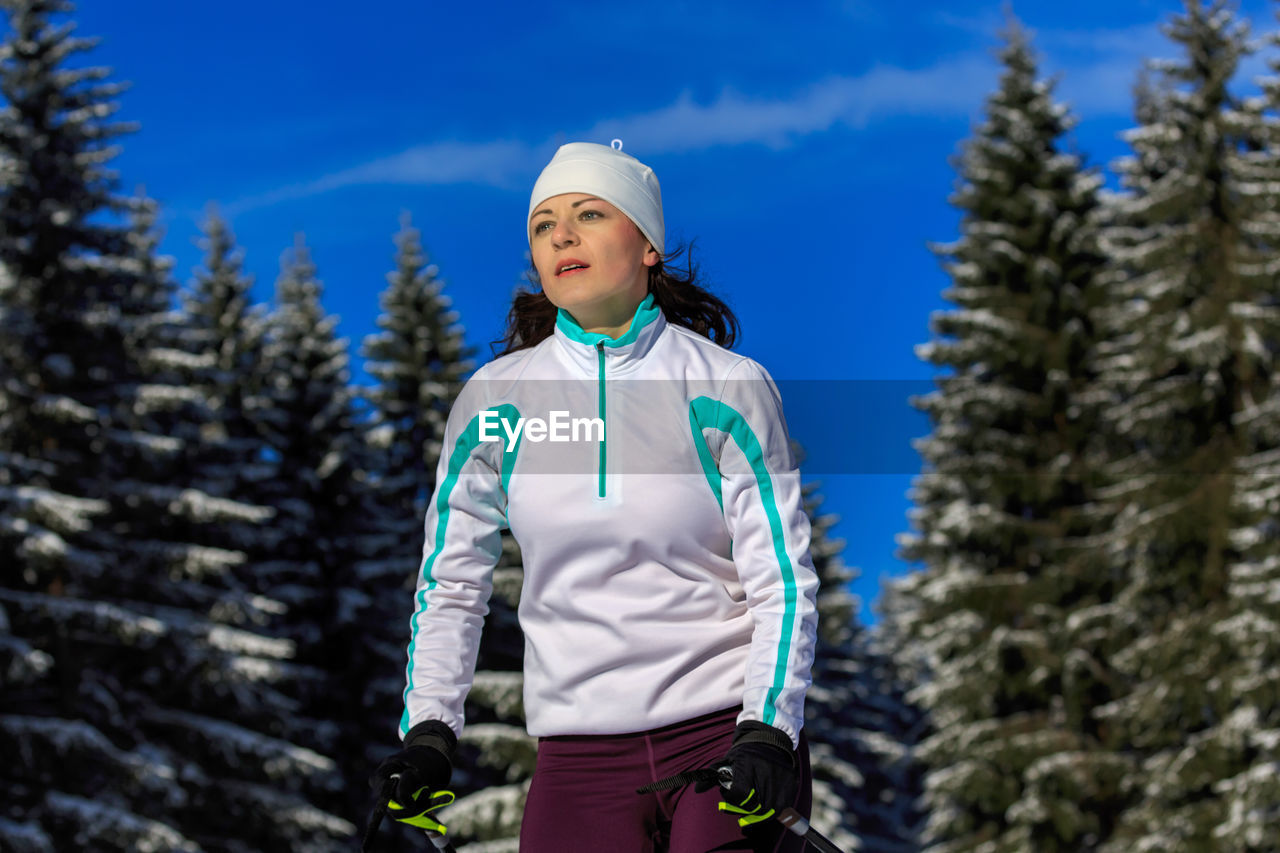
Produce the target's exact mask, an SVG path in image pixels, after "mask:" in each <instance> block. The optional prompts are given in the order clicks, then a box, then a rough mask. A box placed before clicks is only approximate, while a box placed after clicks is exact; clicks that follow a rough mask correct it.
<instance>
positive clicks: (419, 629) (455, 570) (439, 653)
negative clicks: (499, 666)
mask: <svg viewBox="0 0 1280 853" xmlns="http://www.w3.org/2000/svg"><path fill="white" fill-rule="evenodd" d="M478 375H479V374H477V376H478ZM483 384H484V383H483V382H479V381H477V379H476V377H473V378H472V379H471V380H470V381H469V382H468V383H467V384H466V385H465V386H464V387H463V389H462V391H461V393H459V395H458V397H457V399H456V400H455V402H454V404H453V406H452V408H451V409H450V411H449V417H448V420H447V422H446V425H445V434H444V441H443V443H442V445H441V448H440V461H439V463H438V464H437V466H436V485H435V491H434V493H433V494H432V496H431V500H430V503H429V504H428V506H427V512H426V520H425V525H426V541H425V543H424V545H423V552H422V563H421V564H420V565H419V567H418V575H417V582H416V589H415V593H414V599H413V600H414V610H413V616H412V618H411V620H410V623H409V630H410V635H409V654H408V658H409V660H408V665H407V667H406V670H405V682H406V683H405V691H404V713H403V714H402V715H401V717H400V737H401V738H402V739H403V738H404V736H405V735H406V733H407V732H408V731H409V729H411V728H413V726H415V725H417V724H418V723H420V722H423V721H424V720H440V721H442V722H444V723H445V724H447V725H448V726H449V727H450V728H451V729H452V730H453V732H454V734H457V735H461V733H462V725H463V700H464V699H465V698H466V695H467V692H468V691H469V690H470V689H471V683H472V680H473V678H474V676H475V666H476V655H477V653H478V651H479V648H480V630H481V627H482V626H483V624H484V617H485V615H486V614H487V613H488V612H489V595H490V593H491V592H492V590H493V568H494V566H495V565H496V564H497V562H498V558H499V557H500V556H501V553H502V540H501V531H502V528H503V527H505V526H506V496H505V490H504V488H503V487H504V481H503V449H504V448H505V443H504V442H503V441H502V440H499V441H497V442H494V441H482V440H481V436H482V433H481V430H480V427H481V425H482V424H481V418H480V414H481V411H482V410H483V409H484V407H483V406H482V405H481V403H480V400H481V394H480V392H479V390H478V389H479V387H481V386H483ZM497 408H500V407H495V409H494V410H496V409H497ZM502 433H503V430H502V429H501V428H493V427H490V428H489V429H487V430H486V431H485V433H484V434H486V435H490V436H494V435H496V436H499V437H501V436H502Z"/></svg>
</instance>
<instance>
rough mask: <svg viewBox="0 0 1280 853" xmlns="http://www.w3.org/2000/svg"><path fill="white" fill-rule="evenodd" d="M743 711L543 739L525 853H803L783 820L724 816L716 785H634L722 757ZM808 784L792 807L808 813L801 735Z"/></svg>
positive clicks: (524, 831)
mask: <svg viewBox="0 0 1280 853" xmlns="http://www.w3.org/2000/svg"><path fill="white" fill-rule="evenodd" d="M740 711H741V709H740V708H731V709H728V710H725V711H717V712H716V713H714V714H707V715H705V716H702V717H696V718H694V719H692V720H688V721H686V722H683V723H676V724H675V725H671V726H664V727H662V728H659V729H653V730H651V731H647V732H637V733H635V734H626V735H583V736H572V737H544V738H539V740H538V763H537V768H536V769H535V770H534V772H533V782H532V783H531V785H530V788H529V798H528V800H527V801H526V803H525V807H524V822H523V823H522V824H521V826H520V851H521V853H574V851H582V853H587V851H590V853H599V851H610V853H614V851H616V853H659V851H665V853H708V851H713V850H752V851H761V853H763V852H764V851H770V853H798V851H800V850H802V849H803V847H804V842H803V840H802V839H801V838H799V837H798V836H796V835H794V834H792V833H790V832H788V831H787V830H786V829H785V828H784V827H783V826H782V824H780V823H778V821H776V820H773V819H769V820H766V821H762V822H760V823H758V824H755V825H754V826H752V827H750V828H749V829H746V830H743V829H741V828H740V827H739V826H738V821H737V817H736V816H735V815H732V814H729V813H726V812H721V811H720V810H719V809H718V808H717V807H716V805H717V804H718V803H719V802H720V792H719V789H718V788H712V789H711V790H708V791H704V792H703V793H701V794H699V793H696V792H695V791H694V789H693V786H688V787H685V788H679V789H677V790H674V791H658V792H656V793H653V794H637V793H636V788H639V787H640V786H642V785H646V784H648V783H650V782H655V781H657V780H659V779H663V778H665V777H667V776H671V775H672V774H675V773H680V772H682V771H685V770H697V769H699V768H703V767H708V766H710V765H712V764H714V763H715V762H716V761H719V760H720V759H721V758H724V755H725V753H726V752H728V750H729V746H730V743H731V741H732V740H733V730H734V726H735V725H736V722H737V717H738V713H739V712H740ZM799 755H800V779H801V782H800V790H799V792H797V794H796V801H795V804H794V805H793V808H795V810H796V811H798V812H800V814H802V815H804V816H805V817H806V818H807V817H808V816H809V809H810V805H811V800H812V793H811V787H812V781H811V778H810V772H809V749H808V745H807V744H806V742H805V737H804V732H803V731H802V732H801V733H800V750H799Z"/></svg>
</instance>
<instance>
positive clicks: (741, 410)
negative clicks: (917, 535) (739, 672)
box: [717, 358, 818, 746]
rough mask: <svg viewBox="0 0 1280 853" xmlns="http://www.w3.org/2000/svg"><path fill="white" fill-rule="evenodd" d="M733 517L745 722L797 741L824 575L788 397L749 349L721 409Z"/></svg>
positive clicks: (726, 489)
mask: <svg viewBox="0 0 1280 853" xmlns="http://www.w3.org/2000/svg"><path fill="white" fill-rule="evenodd" d="M717 421H718V432H719V434H720V442H721V443H720V447H719V468H720V473H721V490H722V499H723V508H724V516H725V524H726V525H727V527H728V530H729V535H730V536H731V537H732V543H733V551H732V553H733V561H734V565H735V567H736V568H737V571H738V577H739V580H740V582H741V584H742V589H743V591H744V593H745V594H746V600H747V606H748V608H749V609H750V613H751V618H752V621H753V623H754V629H753V633H752V638H751V649H750V652H749V655H748V660H747V672H746V688H745V692H744V694H743V710H742V714H741V715H740V716H739V718H738V721H739V722H745V721H747V720H755V721H758V722H762V723H766V724H768V725H771V726H774V727H775V728H778V729H781V730H782V731H783V732H785V733H786V734H787V735H789V736H790V738H791V741H792V745H793V746H795V745H798V739H799V734H800V729H801V728H802V727H803V726H804V697H805V692H806V691H807V690H808V688H809V685H810V683H811V681H812V678H811V674H810V670H811V668H812V666H813V656H814V646H815V643H816V638H817V624H818V615H817V591H818V575H817V572H816V571H815V570H814V566H813V559H812V557H811V556H810V554H809V536H810V526H809V517H808V515H807V514H806V513H805V510H804V500H803V494H802V491H801V486H800V471H799V468H798V466H797V465H796V461H795V457H794V455H793V454H792V451H791V445H790V437H789V435H788V432H787V424H786V420H785V418H784V417H783V413H782V399H781V396H780V395H779V393H778V389H777V386H775V385H774V382H773V379H772V378H771V377H770V376H769V374H768V372H767V371H766V370H765V369H764V368H763V367H762V366H760V365H759V364H758V363H756V362H755V361H753V360H751V359H749V358H744V359H743V360H742V361H740V362H739V363H738V364H737V365H736V366H735V367H734V369H733V370H732V371H730V373H729V376H728V378H727V380H726V382H725V387H724V390H723V391H722V392H721V395H720V401H719V410H718V413H717Z"/></svg>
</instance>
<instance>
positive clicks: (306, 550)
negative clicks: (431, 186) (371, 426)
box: [252, 234, 376, 821]
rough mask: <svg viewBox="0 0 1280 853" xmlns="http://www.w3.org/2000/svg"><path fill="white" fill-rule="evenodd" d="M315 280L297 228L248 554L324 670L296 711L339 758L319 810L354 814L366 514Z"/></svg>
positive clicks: (338, 358) (343, 382) (270, 363)
mask: <svg viewBox="0 0 1280 853" xmlns="http://www.w3.org/2000/svg"><path fill="white" fill-rule="evenodd" d="M322 293H323V286H322V284H321V282H320V281H319V279H318V278H317V277H316V267H315V265H314V263H313V262H312V260H311V256H310V251H309V250H308V248H307V246H306V244H305V240H304V238H303V236H302V235H301V234H299V235H297V237H296V240H295V245H294V247H293V249H292V250H290V251H287V252H285V253H284V254H283V255H282V257H281V272H280V277H279V279H278V280H277V283H276V305H275V309H274V311H273V312H272V313H271V314H270V316H269V317H268V318H267V327H266V336H265V339H264V342H263V368H264V370H265V374H264V376H263V377H262V378H261V379H260V380H258V382H256V383H255V387H258V388H260V389H261V390H260V395H259V396H260V397H261V399H260V400H259V401H258V403H257V405H255V407H254V410H253V414H252V418H253V420H254V421H255V423H256V429H257V430H258V432H259V433H260V434H261V435H262V436H264V438H265V440H266V448H265V450H264V451H263V457H264V460H265V461H266V462H267V463H268V465H269V467H270V475H269V476H267V477H264V478H262V479H261V480H259V481H258V482H257V484H256V486H255V489H254V493H255V494H256V495H258V498H257V499H258V501H259V502H260V503H263V504H266V505H268V506H271V507H272V508H273V509H274V510H275V516H274V520H273V525H274V526H275V528H276V535H277V536H278V537H279V541H278V544H277V545H276V546H275V548H274V553H273V555H272V556H271V558H270V559H267V560H263V561H260V562H258V563H257V564H256V566H255V569H256V572H255V573H256V582H257V583H258V584H259V589H260V591H261V593H262V594H264V595H267V596H268V597H270V598H272V599H274V600H277V601H280V602H282V603H283V604H284V605H285V607H286V614H285V615H284V616H283V618H282V621H281V624H282V630H283V632H284V633H283V636H285V637H287V638H288V639H290V640H291V641H293V642H294V643H296V644H297V649H298V660H299V662H301V663H304V664H307V665H309V666H311V667H314V668H316V669H318V670H321V671H323V672H324V673H325V678H326V679H327V683H326V684H325V687H324V689H323V690H322V691H321V692H319V693H316V694H314V695H312V696H310V697H309V698H308V701H306V702H304V703H303V704H302V705H301V706H300V707H299V708H298V710H297V716H298V717H301V718H303V719H305V720H307V721H309V722H308V725H309V726H310V727H311V728H312V729H313V732H312V738H313V741H312V743H311V744H310V745H312V746H313V747H314V748H316V749H318V750H319V751H322V752H324V753H325V754H327V755H334V756H340V759H339V760H340V762H341V763H342V770H343V774H342V775H343V777H344V779H343V784H342V785H341V786H340V788H339V789H336V790H334V791H333V792H331V795H332V799H331V800H329V799H326V800H325V801H324V804H325V806H326V807H327V808H331V809H334V810H338V811H339V812H340V813H341V814H344V815H347V816H349V817H350V818H351V819H352V820H353V821H355V820H363V818H364V817H365V811H366V808H367V806H368V805H369V798H368V794H369V792H368V787H367V784H366V781H367V778H368V768H361V769H362V770H363V771H364V772H363V775H362V776H361V777H360V778H359V779H358V780H353V779H351V778H350V775H351V774H350V772H349V770H350V762H351V761H352V760H353V758H352V757H353V756H361V755H363V750H364V744H363V743H361V742H360V740H359V737H360V732H361V729H362V727H363V723H362V722H361V714H362V713H363V712H362V709H361V697H360V695H359V692H358V691H359V689H360V686H361V685H362V683H363V675H362V673H361V671H360V666H361V665H362V661H361V660H360V657H359V656H358V655H353V654H351V651H352V650H353V649H355V648H357V647H358V646H359V643H360V637H359V632H360V631H361V630H362V626H360V625H358V624H357V621H356V620H355V619H353V616H352V614H353V613H354V612H355V610H356V608H358V602H359V601H360V600H362V598H363V593H362V592H361V582H360V580H359V578H358V575H357V570H356V566H357V565H358V563H359V561H360V559H361V556H362V554H361V548H362V547H363V533H364V525H365V519H367V518H368V517H369V516H370V515H371V514H372V513H374V512H376V505H375V503H374V501H373V493H372V490H371V489H370V487H369V484H368V478H367V475H366V474H365V470H366V466H367V464H368V459H367V454H366V453H365V447H364V445H363V442H362V441H361V435H360V428H359V424H358V422H357V420H358V419H357V411H356V406H355V403H356V394H355V391H354V390H353V389H352V387H351V386H350V384H349V383H350V370H349V362H350V357H349V355H348V349H347V341H346V340H345V339H343V338H339V337H338V336H337V324H338V318H337V317H336V316H334V315H330V314H326V312H325V309H324V306H323V304H322V301H321V300H322Z"/></svg>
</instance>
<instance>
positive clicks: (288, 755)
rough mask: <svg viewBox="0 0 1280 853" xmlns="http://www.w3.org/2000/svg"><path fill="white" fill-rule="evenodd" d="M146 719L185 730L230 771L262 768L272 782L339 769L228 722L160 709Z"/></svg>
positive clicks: (314, 755)
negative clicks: (230, 769) (233, 769)
mask: <svg viewBox="0 0 1280 853" xmlns="http://www.w3.org/2000/svg"><path fill="white" fill-rule="evenodd" d="M145 719H146V720H147V721H148V722H152V723H156V724H158V725H162V726H168V727H171V728H177V729H181V730H183V731H184V732H186V733H187V735H188V736H189V738H190V739H191V740H192V741H193V742H196V743H199V745H200V746H201V747H202V748H203V752H204V753H205V755H207V756H214V757H216V758H217V759H219V760H220V761H222V762H223V764H224V766H225V767H227V768H237V767H254V768H260V769H261V770H262V772H263V773H264V774H265V775H266V777H267V778H268V779H271V780H284V779H289V778H292V777H294V776H297V775H301V776H307V777H314V776H317V775H322V774H329V773H333V772H334V770H335V769H336V767H337V765H336V764H335V762H334V761H333V759H331V758H327V757H326V756H323V755H321V754H320V753H318V752H314V751H312V750H310V749H306V748H305V747H301V746H298V745H296V744H293V743H290V742H289V741H286V740H281V739H279V738H274V737H270V736H268V735H264V734H261V733H259V732H255V731H252V730H250V729H246V728H243V727H241V726H237V725H235V724H234V723H230V722H227V721H226V720H219V719H216V718H213V717H206V716H202V715H200V714H192V713H188V712H185V711H174V710H165V709H161V708H152V709H150V710H148V711H147V712H146V713H145Z"/></svg>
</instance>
